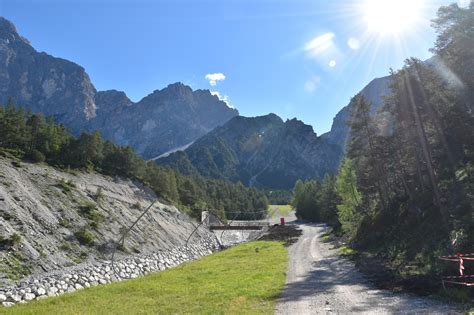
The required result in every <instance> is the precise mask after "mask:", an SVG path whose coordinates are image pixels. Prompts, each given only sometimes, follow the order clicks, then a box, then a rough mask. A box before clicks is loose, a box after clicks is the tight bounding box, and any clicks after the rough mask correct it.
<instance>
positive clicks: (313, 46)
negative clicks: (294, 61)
mask: <svg viewBox="0 0 474 315" xmlns="http://www.w3.org/2000/svg"><path fill="white" fill-rule="evenodd" d="M333 38H334V33H324V34H323V35H319V36H317V37H315V38H313V39H312V40H310V41H309V42H307V43H306V44H305V46H304V50H305V51H306V52H307V53H308V54H309V55H310V56H313V57H316V56H318V55H320V54H321V53H324V52H326V51H327V50H329V49H330V48H332V47H333V46H334V42H333Z"/></svg>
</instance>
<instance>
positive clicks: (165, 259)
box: [0, 238, 219, 307]
mask: <svg viewBox="0 0 474 315" xmlns="http://www.w3.org/2000/svg"><path fill="white" fill-rule="evenodd" d="M218 250H219V244H218V243H217V240H216V239H215V238H213V239H208V240H202V241H200V242H198V243H194V244H190V245H188V246H180V247H176V248H173V249H171V250H165V251H158V252H156V253H153V254H149V255H134V256H129V257H127V258H124V259H121V260H117V261H115V263H114V266H115V269H116V271H117V273H118V275H119V277H117V276H116V275H115V274H114V271H113V269H112V265H111V262H110V261H103V262H101V263H97V264H94V265H89V266H85V267H84V268H82V269H77V270H69V271H65V272H64V271H58V272H57V273H56V274H52V275H48V276H43V277H41V276H33V277H30V278H28V279H27V280H23V281H21V282H19V283H17V284H16V285H14V286H10V287H7V288H0V302H1V303H2V305H3V306H5V307H9V306H13V305H14V304H16V303H26V302H27V301H31V300H35V299H36V300H39V299H43V298H47V297H49V296H57V295H60V294H63V293H66V292H74V291H76V290H80V289H83V288H88V287H91V286H96V285H99V284H107V283H111V282H114V281H121V280H124V279H128V278H137V277H139V276H142V275H145V274H148V273H150V272H158V271H161V270H165V269H168V268H172V267H174V266H177V265H179V264H182V263H184V262H187V261H191V260H194V259H198V258H200V257H203V256H206V255H209V254H212V253H213V252H215V251H218Z"/></svg>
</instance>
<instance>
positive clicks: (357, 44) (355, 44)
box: [347, 37, 360, 50]
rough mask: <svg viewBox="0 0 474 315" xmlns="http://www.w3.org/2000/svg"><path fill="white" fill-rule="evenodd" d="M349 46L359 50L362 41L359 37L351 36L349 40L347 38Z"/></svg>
mask: <svg viewBox="0 0 474 315" xmlns="http://www.w3.org/2000/svg"><path fill="white" fill-rule="evenodd" d="M347 46H349V48H351V49H354V50H357V49H359V48H360V42H359V40H358V39H357V38H355V37H351V38H349V40H347Z"/></svg>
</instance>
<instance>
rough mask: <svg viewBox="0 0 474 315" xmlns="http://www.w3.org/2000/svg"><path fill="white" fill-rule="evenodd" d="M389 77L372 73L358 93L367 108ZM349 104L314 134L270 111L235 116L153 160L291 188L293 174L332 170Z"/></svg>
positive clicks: (344, 136) (378, 101) (376, 103)
mask: <svg viewBox="0 0 474 315" xmlns="http://www.w3.org/2000/svg"><path fill="white" fill-rule="evenodd" d="M389 85H390V77H389V76H387V77H383V78H379V79H374V80H373V81H372V82H370V83H369V84H368V85H367V86H366V87H365V88H364V89H363V90H362V91H361V93H362V94H363V95H364V96H365V97H366V98H367V99H368V100H369V101H370V102H371V103H372V114H374V115H375V114H376V113H377V111H378V110H379V109H380V108H381V107H382V105H383V99H382V96H387V95H389V94H390V87H389ZM351 107H352V104H351V103H349V104H348V105H347V106H345V107H344V108H343V109H341V111H340V112H339V113H338V114H337V115H336V117H335V118H334V121H333V124H332V127H331V131H329V132H327V133H325V134H323V135H322V136H320V137H317V135H316V134H315V133H314V131H313V128H312V127H311V126H308V125H305V124H304V123H303V122H301V121H299V120H296V119H292V120H287V121H286V122H283V120H282V119H281V118H280V117H278V116H276V115H275V114H269V115H266V116H261V117H253V118H247V117H241V116H239V117H235V118H233V119H231V120H230V121H228V122H227V123H226V124H224V125H223V126H221V127H218V128H216V129H215V130H213V131H212V132H210V133H208V134H206V135H205V136H203V137H202V138H200V139H199V140H197V141H196V142H194V143H193V144H192V145H190V146H189V147H188V148H186V149H185V150H184V151H177V152H174V153H172V154H170V155H169V156H166V157H162V158H160V159H158V160H157V162H158V163H159V164H163V165H167V166H170V167H172V168H175V169H177V170H179V171H180V172H182V173H184V174H201V175H203V176H208V177H213V178H225V179H229V180H232V181H241V182H242V183H244V184H245V185H248V186H253V185H255V186H258V187H265V188H273V189H288V188H292V187H293V185H294V183H295V182H296V180H298V179H310V178H319V179H321V178H322V177H324V175H325V174H326V173H329V174H334V173H335V172H336V171H337V169H338V167H339V163H340V161H341V159H342V157H343V154H344V150H345V146H346V144H347V141H348V139H349V134H350V128H349V126H348V125H347V122H348V120H349V118H350V112H351Z"/></svg>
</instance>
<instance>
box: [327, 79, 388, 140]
mask: <svg viewBox="0 0 474 315" xmlns="http://www.w3.org/2000/svg"><path fill="white" fill-rule="evenodd" d="M360 93H362V95H364V96H365V98H366V99H367V100H368V101H369V102H370V103H371V104H372V108H371V111H372V114H376V113H377V111H378V110H379V109H380V108H381V107H382V106H383V96H388V95H390V76H386V77H382V78H377V79H374V80H372V81H371V82H370V83H369V84H367V85H366V86H365V87H364V88H363V89H362V91H360ZM350 115H351V104H350V103H349V104H348V105H347V106H345V107H344V108H342V109H341V110H340V111H339V112H338V113H337V114H336V117H334V120H333V123H332V126H331V130H330V131H329V132H327V133H325V134H323V135H321V137H322V138H324V139H327V140H328V141H329V142H330V143H332V144H336V145H338V146H340V147H342V148H345V146H346V144H347V140H348V137H349V132H350V130H349V126H348V125H347V122H348V120H349V118H350Z"/></svg>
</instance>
